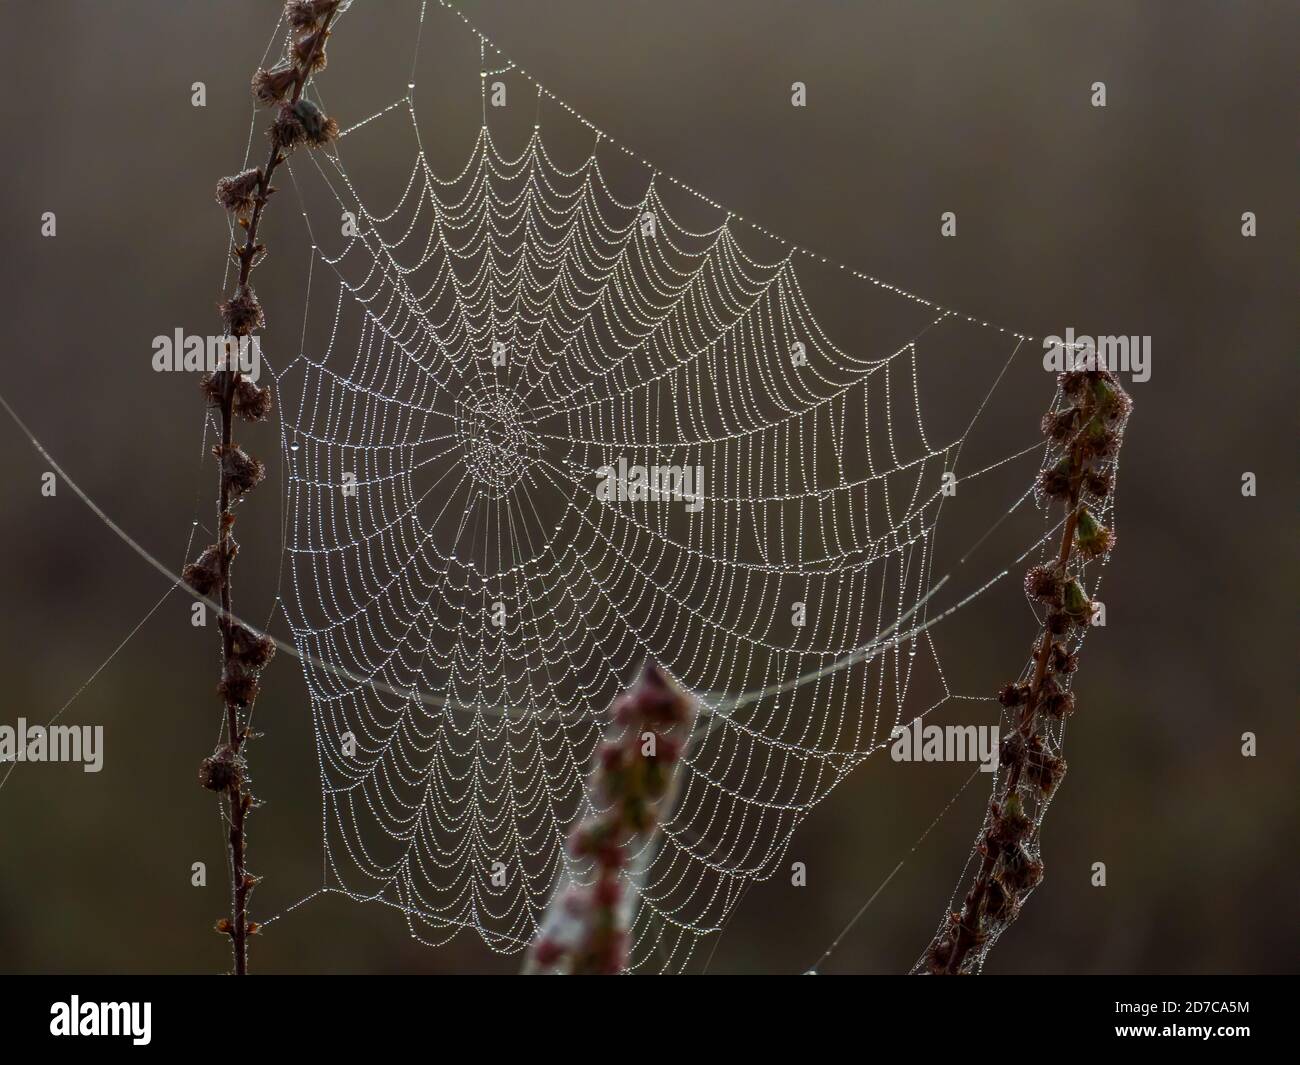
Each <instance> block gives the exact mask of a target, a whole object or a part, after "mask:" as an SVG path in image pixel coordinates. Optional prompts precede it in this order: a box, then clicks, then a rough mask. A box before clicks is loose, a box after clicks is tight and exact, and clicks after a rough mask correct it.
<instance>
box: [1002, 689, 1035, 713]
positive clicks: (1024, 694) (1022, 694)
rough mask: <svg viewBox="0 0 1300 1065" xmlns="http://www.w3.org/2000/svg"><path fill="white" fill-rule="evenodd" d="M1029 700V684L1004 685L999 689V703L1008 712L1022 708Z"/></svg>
mask: <svg viewBox="0 0 1300 1065" xmlns="http://www.w3.org/2000/svg"><path fill="white" fill-rule="evenodd" d="M1027 698H1029V685H1028V684H1004V685H1002V687H1001V688H999V689H998V702H1000V703H1001V704H1002V705H1003V706H1005V707H1006V708H1007V709H1008V710H1010V709H1011V708H1012V707H1016V706H1020V705H1021V704H1022V703H1024V701H1025V700H1026V699H1027Z"/></svg>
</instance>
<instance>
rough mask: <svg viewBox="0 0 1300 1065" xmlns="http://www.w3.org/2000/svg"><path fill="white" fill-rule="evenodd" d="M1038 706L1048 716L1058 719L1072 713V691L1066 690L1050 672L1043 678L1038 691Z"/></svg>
mask: <svg viewBox="0 0 1300 1065" xmlns="http://www.w3.org/2000/svg"><path fill="white" fill-rule="evenodd" d="M1038 706H1039V709H1041V710H1042V711H1043V713H1045V714H1046V715H1047V716H1048V717H1054V718H1057V719H1058V720H1059V719H1061V718H1066V717H1069V716H1070V715H1071V714H1072V713H1074V692H1071V691H1066V690H1065V689H1064V688H1062V687H1061V685H1060V684H1059V683H1058V682H1057V680H1056V678H1055V677H1054V676H1053V675H1052V674H1050V673H1049V674H1048V675H1047V676H1045V677H1044V678H1043V684H1042V687H1041V688H1040V689H1039V692H1038Z"/></svg>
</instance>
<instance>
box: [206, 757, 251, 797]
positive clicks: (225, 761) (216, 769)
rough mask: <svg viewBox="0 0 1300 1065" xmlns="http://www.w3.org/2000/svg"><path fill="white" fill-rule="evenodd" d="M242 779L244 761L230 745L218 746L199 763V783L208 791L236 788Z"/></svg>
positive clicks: (241, 782)
mask: <svg viewBox="0 0 1300 1065" xmlns="http://www.w3.org/2000/svg"><path fill="white" fill-rule="evenodd" d="M243 781H244V763H243V761H242V760H241V759H240V757H239V755H237V754H236V753H235V752H234V750H232V749H231V748H230V747H218V748H217V749H216V750H215V751H213V752H212V754H211V756H209V757H207V758H205V759H203V761H202V762H201V763H200V764H199V783H200V784H201V785H202V786H203V787H205V788H207V789H208V791H229V790H230V788H232V787H234V788H235V789H236V790H237V789H238V788H239V787H240V785H241V784H243Z"/></svg>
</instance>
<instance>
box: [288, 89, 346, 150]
mask: <svg viewBox="0 0 1300 1065" xmlns="http://www.w3.org/2000/svg"><path fill="white" fill-rule="evenodd" d="M293 114H294V117H295V118H297V120H298V124H299V125H300V126H302V130H303V136H304V137H305V138H306V139H307V141H308V142H309V143H310V144H312V145H314V146H315V147H318V148H319V147H320V146H321V145H322V144H328V143H329V142H330V141H332V140H334V139H335V138H336V137H337V136H338V135H339V125H338V123H337V122H335V121H334V119H332V118H329V117H328V116H327V115H326V114H325V112H324V111H322V110H321V109H320V108H319V107H317V106H316V105H315V104H314V103H312V102H311V101H310V100H308V99H307V98H306V97H305V96H304V97H300V98H299V99H298V101H297V102H296V103H295V104H294V105H293Z"/></svg>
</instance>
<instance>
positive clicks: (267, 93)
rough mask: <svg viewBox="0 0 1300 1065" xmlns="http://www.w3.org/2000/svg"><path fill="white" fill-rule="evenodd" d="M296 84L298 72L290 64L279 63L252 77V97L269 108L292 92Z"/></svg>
mask: <svg viewBox="0 0 1300 1065" xmlns="http://www.w3.org/2000/svg"><path fill="white" fill-rule="evenodd" d="M297 83H298V71H297V70H295V69H294V67H293V65H292V64H290V63H281V64H280V65H279V66H276V67H273V68H272V69H270V70H259V71H258V72H257V73H256V74H254V75H253V96H254V97H255V98H256V99H257V102H258V103H259V104H261V105H262V106H263V107H270V106H271V105H272V104H276V103H279V102H280V101H281V100H283V99H284V98H285V97H286V96H288V95H289V94H290V93H291V92H293V88H294V86H295V85H296V84H297Z"/></svg>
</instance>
